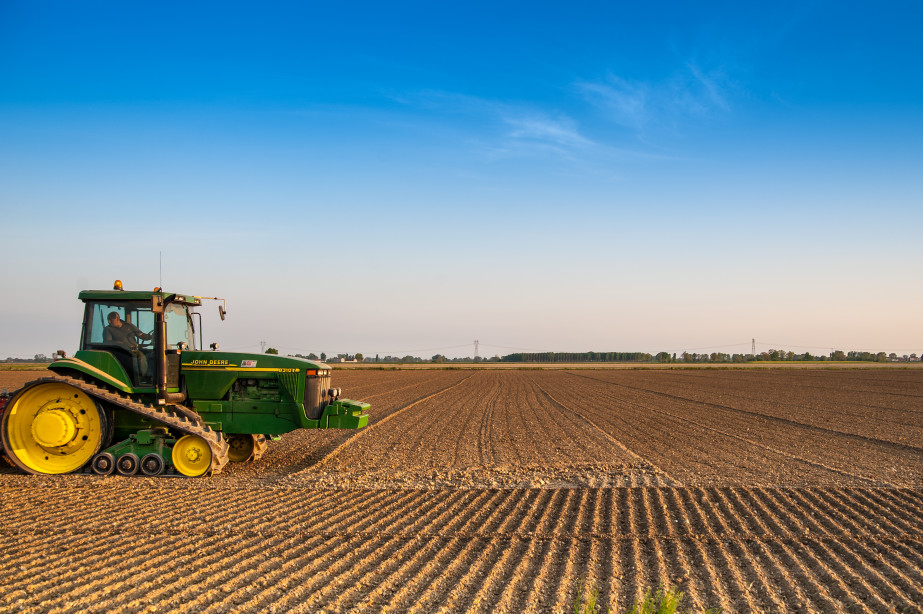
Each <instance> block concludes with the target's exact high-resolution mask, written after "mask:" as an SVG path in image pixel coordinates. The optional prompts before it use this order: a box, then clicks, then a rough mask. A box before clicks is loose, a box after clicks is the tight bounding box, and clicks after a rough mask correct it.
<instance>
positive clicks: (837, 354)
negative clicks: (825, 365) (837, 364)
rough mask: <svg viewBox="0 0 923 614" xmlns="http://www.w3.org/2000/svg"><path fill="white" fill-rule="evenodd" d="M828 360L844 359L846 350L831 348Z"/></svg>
mask: <svg viewBox="0 0 923 614" xmlns="http://www.w3.org/2000/svg"><path fill="white" fill-rule="evenodd" d="M830 360H846V352H844V351H843V350H833V351H832V352H830Z"/></svg>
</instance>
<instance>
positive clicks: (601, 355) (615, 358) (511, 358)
mask: <svg viewBox="0 0 923 614" xmlns="http://www.w3.org/2000/svg"><path fill="white" fill-rule="evenodd" d="M500 360H502V361H503V362H650V361H651V355H650V354H648V353H646V352H529V353H526V352H519V353H516V354H507V355H506V356H504V357H503V358H501V359H500Z"/></svg>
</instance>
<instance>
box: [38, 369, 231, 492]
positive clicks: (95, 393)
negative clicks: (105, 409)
mask: <svg viewBox="0 0 923 614" xmlns="http://www.w3.org/2000/svg"><path fill="white" fill-rule="evenodd" d="M52 382H58V383H62V384H67V385H68V386H73V387H74V388H77V389H79V390H81V391H83V392H85V393H86V394H87V395H89V396H91V397H93V398H94V399H98V400H100V401H102V402H104V403H108V404H109V405H114V406H116V407H119V408H120V409H125V410H128V411H130V412H133V413H136V414H138V415H139V416H143V417H145V418H148V419H150V420H156V421H157V422H160V423H161V424H163V425H164V426H167V427H169V428H170V429H171V430H175V431H179V432H180V433H183V434H184V435H195V436H197V437H201V438H202V439H203V440H205V443H207V444H208V447H209V448H210V449H211V452H212V464H211V466H210V467H209V469H208V473H209V474H210V475H218V474H219V473H221V469H222V468H224V466H225V465H226V464H227V462H228V444H227V442H226V441H225V440H224V437H222V436H221V433H220V432H219V431H216V430H214V429H213V428H211V427H210V426H208V425H207V424H205V422H204V421H203V420H201V419H198V420H197V419H195V418H191V417H187V416H186V415H184V414H182V413H179V412H173V411H170V410H169V409H167V407H169V406H165V407H159V406H157V405H146V404H144V403H138V402H137V401H132V400H131V399H130V398H128V397H127V396H125V395H123V394H118V393H115V392H110V391H108V390H106V389H105V388H101V387H99V386H96V385H95V384H91V383H89V382H85V381H83V380H81V379H77V378H74V377H68V376H66V375H59V376H55V377H43V378H40V379H37V380H33V381H31V382H29V383H27V384H26V385H24V386H23V387H22V389H21V390H25V389H26V388H31V387H32V386H34V385H38V384H46V383H52Z"/></svg>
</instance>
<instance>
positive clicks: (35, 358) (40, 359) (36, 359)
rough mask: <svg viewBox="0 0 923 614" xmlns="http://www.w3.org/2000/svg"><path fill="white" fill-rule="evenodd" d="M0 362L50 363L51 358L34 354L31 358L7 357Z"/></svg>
mask: <svg viewBox="0 0 923 614" xmlns="http://www.w3.org/2000/svg"><path fill="white" fill-rule="evenodd" d="M0 362H51V358H49V357H48V356H45V355H44V354H36V355H35V356H33V357H32V358H13V357H11V356H7V357H6V359H5V360H0Z"/></svg>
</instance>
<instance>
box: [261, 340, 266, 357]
mask: <svg viewBox="0 0 923 614" xmlns="http://www.w3.org/2000/svg"><path fill="white" fill-rule="evenodd" d="M265 350H266V342H265V341H260V354H265V353H266V351H265Z"/></svg>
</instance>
